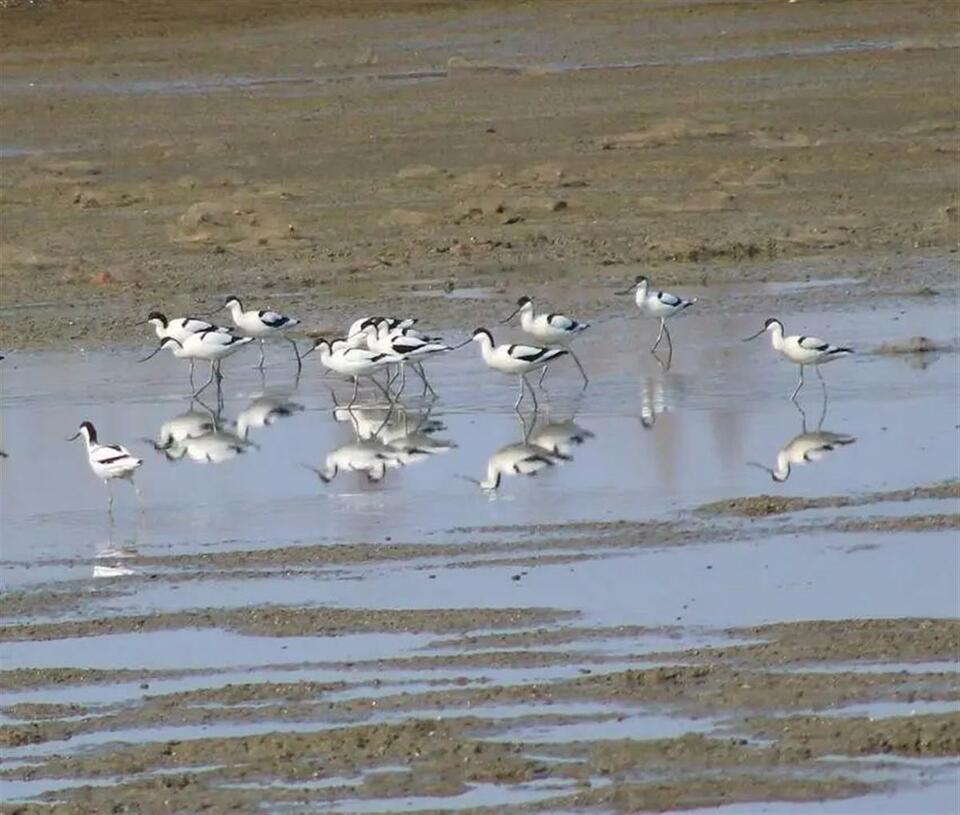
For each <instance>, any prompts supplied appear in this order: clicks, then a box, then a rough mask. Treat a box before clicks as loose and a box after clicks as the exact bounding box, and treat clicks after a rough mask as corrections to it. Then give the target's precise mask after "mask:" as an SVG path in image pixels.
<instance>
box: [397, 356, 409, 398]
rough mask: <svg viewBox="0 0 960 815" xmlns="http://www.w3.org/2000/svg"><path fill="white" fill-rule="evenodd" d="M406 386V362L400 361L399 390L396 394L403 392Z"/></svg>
mask: <svg viewBox="0 0 960 815" xmlns="http://www.w3.org/2000/svg"><path fill="white" fill-rule="evenodd" d="M405 387H407V363H406V362H401V363H400V390H398V391H397V396H399V395H400V394H401V393H403V389H404V388H405Z"/></svg>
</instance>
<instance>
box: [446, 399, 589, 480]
mask: <svg viewBox="0 0 960 815" xmlns="http://www.w3.org/2000/svg"><path fill="white" fill-rule="evenodd" d="M517 418H518V420H519V421H520V427H521V431H522V437H521V441H519V442H513V443H511V444H507V445H505V446H504V447H501V448H500V449H499V450H497V451H496V452H495V453H494V454H493V455H492V456H490V458H489V459H488V460H487V474H486V477H485V478H484V479H483V480H482V481H481V480H477V479H475V478H470V477H469V476H461V478H463V479H465V480H467V481H470V482H471V483H473V484H476V485H477V486H479V487H480V488H481V489H482V490H486V491H488V492H493V491H495V490H498V489H499V488H500V485H501V484H502V482H503V477H504V476H513V475H526V476H534V475H537V474H538V473H539V472H541V471H542V470H544V469H546V468H548V467H553V466H555V465H557V464H560V463H562V462H570V461H573V451H574V450H575V449H576V448H577V447H579V446H580V445H582V444H583V443H584V442H585V441H586V440H587V439H591V438H593V433H591V432H590V431H589V430H587V429H586V428H584V427H581V426H580V425H578V424H577V423H576V422H575V421H574V420H573V419H572V418H571V419H568V420H566V421H563V422H545V423H544V424H542V425H540V426H538V425H537V422H538V419H539V415H538V413H537V412H536V411H534V413H533V416H532V417H531V422H530V425H529V426H528V425H527V422H526V420H525V419H524V417H523V416H522V415H521V414H519V413H518V414H517Z"/></svg>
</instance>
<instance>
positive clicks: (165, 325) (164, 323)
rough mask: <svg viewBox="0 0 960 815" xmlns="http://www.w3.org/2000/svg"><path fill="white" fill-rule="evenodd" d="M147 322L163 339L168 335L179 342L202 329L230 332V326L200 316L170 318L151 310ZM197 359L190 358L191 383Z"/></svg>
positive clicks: (191, 382)
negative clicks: (219, 324) (224, 326)
mask: <svg viewBox="0 0 960 815" xmlns="http://www.w3.org/2000/svg"><path fill="white" fill-rule="evenodd" d="M147 322H148V323H149V324H150V325H152V326H153V328H154V331H156V332H157V337H158V338H159V339H161V340H163V339H166V338H167V337H173V338H174V339H175V340H177V342H183V341H184V340H185V339H186V338H187V337H189V336H190V335H191V334H199V333H200V332H201V331H219V332H221V333H223V334H229V333H230V329H229V328H223V327H222V326H218V325H215V324H214V323H211V322H208V321H207V320H201V319H200V318H199V317H175V318H174V319H172V320H168V319H167V318H166V317H165V316H164V315H163V314H162V313H161V312H159V311H151V312H150V313H149V314H148V315H147ZM195 363H196V360H194V359H191V360H190V384H191V385H192V384H193V367H194V364H195Z"/></svg>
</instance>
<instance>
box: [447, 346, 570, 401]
mask: <svg viewBox="0 0 960 815" xmlns="http://www.w3.org/2000/svg"><path fill="white" fill-rule="evenodd" d="M471 341H472V342H476V343H479V345H480V353H481V355H482V356H483V361H484V362H485V363H487V366H488V367H490V368H493V370H495V371H500V373H504V374H512V375H514V376H518V377H520V393H519V395H518V396H517V401H516V402H515V403H514V406H513V407H514V409H515V410H516V409H518V408H519V407H520V403H521V402H522V401H523V395H524V389H525V388H529V389H530V395H531V396H532V397H533V407H534V410H536V409H537V394H536V392H535V391H534V389H533V385H531V384H530V383H529V382H528V381H527V374H528V373H530V372H531V371H536V370H539V369H540V368H542V367H544V366H545V365H549V364H550V363H551V362H553V361H554V360H555V359H559V358H560V357H562V356H565V355H566V354H567V353H569V352H568V351H567V349H566V348H543V347H540V346H538V345H520V344H517V343H511V344H509V345H496V344H495V343H494V341H493V335H492V334H491V333H490V332H489V331H488V330H487V329H486V328H478V329H476V331H474V332H473V336H472V337H471V338H470V339H469V340H466V341H464V342H462V343H461V344H460V345H458V346H457V348H462V347H463V346H464V345H466V344H467V343H468V342H471Z"/></svg>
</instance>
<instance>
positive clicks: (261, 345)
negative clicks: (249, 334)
mask: <svg viewBox="0 0 960 815" xmlns="http://www.w3.org/2000/svg"><path fill="white" fill-rule="evenodd" d="M257 368H259V369H260V370H261V371H262V370H263V339H262V338H261V340H260V363H259V364H258V365H257Z"/></svg>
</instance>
